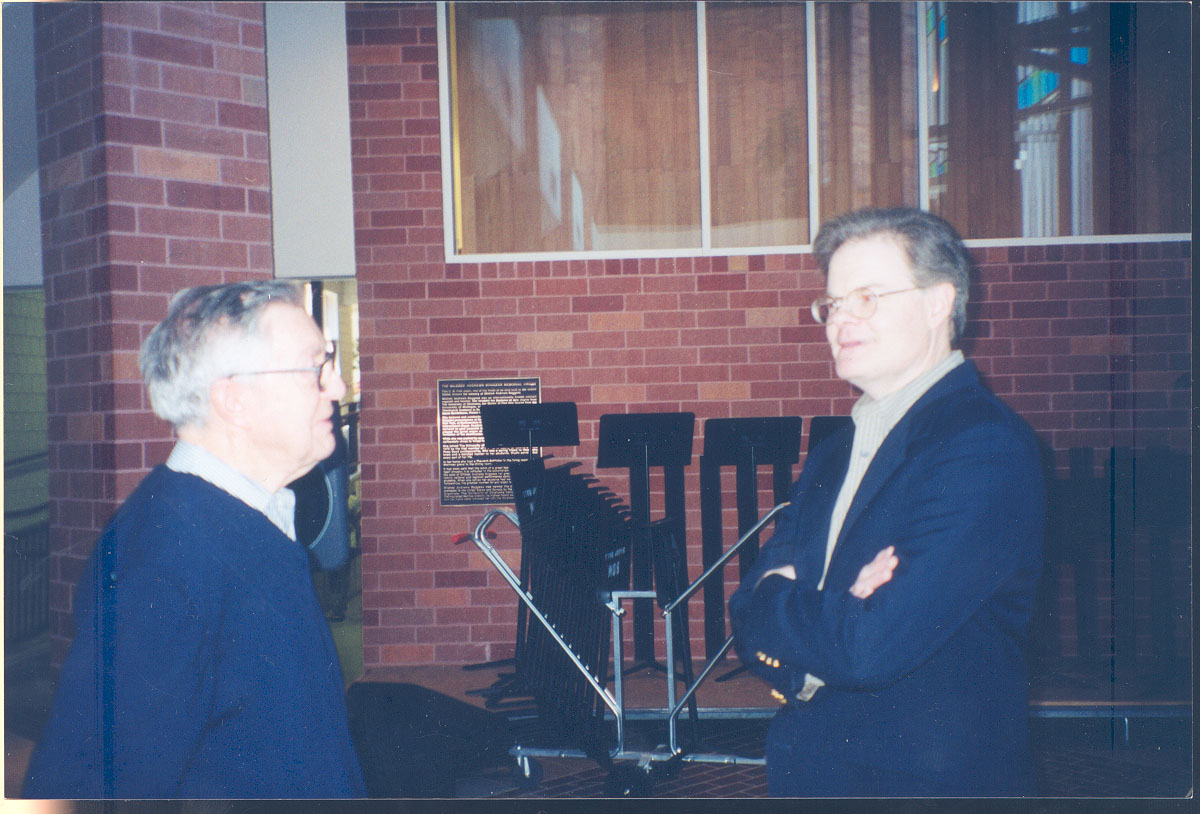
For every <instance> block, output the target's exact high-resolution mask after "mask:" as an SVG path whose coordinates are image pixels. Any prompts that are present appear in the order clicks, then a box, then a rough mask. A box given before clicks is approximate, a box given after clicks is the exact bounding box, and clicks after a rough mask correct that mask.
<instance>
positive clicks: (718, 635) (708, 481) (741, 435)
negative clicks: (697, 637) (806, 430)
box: [700, 416, 803, 657]
mask: <svg viewBox="0 0 1200 814" xmlns="http://www.w3.org/2000/svg"><path fill="white" fill-rule="evenodd" d="M802 425H803V419H801V418H799V417H798V416H782V417H776V416H766V417H754V418H710V419H708V420H707V421H705V422H704V454H703V455H701V456H700V523H701V555H702V557H703V561H704V568H705V570H707V569H708V568H709V566H711V565H712V564H713V563H715V562H716V561H717V560H718V559H720V557H721V554H722V553H723V551H724V545H723V541H722V530H723V529H722V525H723V520H722V516H721V511H722V509H721V498H722V495H721V467H723V466H734V467H736V471H735V478H736V481H735V482H736V484H737V521H738V538H739V539H740V538H741V537H742V536H743V535H744V534H746V533H747V531H749V530H750V529H751V528H753V526H754V525H755V524H756V523H757V522H758V518H759V510H758V467H759V466H771V467H772V485H773V490H774V498H775V502H774V503H773V504H772V505H778V504H780V503H783V502H785V501H786V500H787V499H788V494H789V492H790V491H791V486H792V466H793V465H794V464H796V463H799V461H800V429H801V427H802ZM768 508H769V507H768ZM757 556H758V536H757V535H754V536H753V537H751V538H750V539H748V540H747V542H746V544H745V545H743V546H742V549H741V551H739V552H738V569H739V574H738V575H739V577H740V576H744V575H745V574H746V572H747V571H748V570H749V569H750V566H751V565H753V564H754V560H755V558H756V557H757ZM725 638H726V633H725V586H724V584H723V583H722V581H721V580H719V579H710V580H708V582H707V583H705V585H704V649H705V655H706V656H710V657H711V654H714V653H716V652H718V651H719V650H720V649H721V647H722V646H723V645H724V644H725Z"/></svg>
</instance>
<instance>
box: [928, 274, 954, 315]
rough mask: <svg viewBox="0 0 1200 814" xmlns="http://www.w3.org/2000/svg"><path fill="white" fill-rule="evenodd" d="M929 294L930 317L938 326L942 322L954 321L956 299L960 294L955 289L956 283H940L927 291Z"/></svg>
mask: <svg viewBox="0 0 1200 814" xmlns="http://www.w3.org/2000/svg"><path fill="white" fill-rule="evenodd" d="M927 293H928V294H929V296H928V298H927V300H926V301H927V302H928V303H929V316H930V317H931V319H932V320H933V323H934V324H935V325H936V324H938V323H940V322H947V323H948V322H950V321H952V320H953V314H954V299H955V297H956V296H957V294H958V292H957V290H956V289H955V288H954V283H938V284H937V285H935V286H931V287H930V288H929V289H927Z"/></svg>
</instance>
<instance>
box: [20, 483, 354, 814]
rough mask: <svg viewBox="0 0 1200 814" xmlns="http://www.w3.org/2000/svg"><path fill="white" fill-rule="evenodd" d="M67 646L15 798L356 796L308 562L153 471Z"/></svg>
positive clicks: (270, 529)
mask: <svg viewBox="0 0 1200 814" xmlns="http://www.w3.org/2000/svg"><path fill="white" fill-rule="evenodd" d="M74 606H75V627H76V630H75V640H74V642H72V645H71V650H70V652H69V653H68V655H67V659H66V662H65V663H64V665H63V669H62V674H61V677H60V679H59V685H58V690H57V692H56V694H55V699H54V706H53V708H52V710H51V714H50V719H49V722H48V723H47V724H46V727H45V730H44V731H43V733H42V737H41V739H40V741H39V743H38V745H37V747H36V749H35V750H34V753H33V756H32V758H31V760H30V767H29V773H28V775H27V779H26V782H25V787H24V794H25V796H26V797H67V798H79V797H83V798H100V797H104V798H112V797H117V798H125V797H138V798H145V797H155V798H165V797H172V798H174V797H191V798H196V797H209V798H211V797H220V798H244V797H266V798H293V797H363V796H365V795H366V789H365V787H364V785H363V777H362V770H361V768H360V767H359V762H358V757H357V755H356V754H355V752H354V746H353V744H352V743H351V740H350V730H349V724H348V721H347V718H346V702H345V695H344V692H343V686H342V674H341V668H340V667H339V665H338V657H337V651H336V649H335V648H334V645H333V639H332V637H331V636H330V633H329V626H328V624H327V623H326V622H325V617H324V615H323V614H322V612H321V608H320V606H319V604H318V603H317V598H316V595H315V593H314V592H313V586H312V577H311V575H310V572H309V563H308V555H307V554H306V553H305V551H304V548H303V547H302V546H301V545H300V544H299V543H296V542H295V541H293V540H290V539H288V537H287V536H285V535H284V534H283V533H282V532H280V531H279V529H277V528H276V527H275V526H274V525H272V523H271V522H270V521H269V520H268V519H267V518H266V516H265V515H264V514H263V513H262V512H259V511H256V510H254V509H252V508H250V507H249V506H247V505H246V504H245V503H243V502H241V501H240V500H237V499H236V498H234V497H233V496H231V495H229V494H228V493H226V492H224V491H222V490H220V489H218V488H217V487H215V486H213V485H212V484H210V483H208V482H206V481H204V480H201V479H200V478H197V477H195V476H193V475H184V474H180V473H177V472H173V471H171V470H169V469H167V468H166V467H164V466H159V467H157V468H155V469H154V470H153V471H151V472H150V474H149V475H147V476H146V478H145V480H143V481H142V482H141V484H139V485H138V487H137V489H135V490H134V493H133V494H132V495H130V497H129V499H128V500H126V501H125V503H124V504H123V505H122V506H121V508H120V509H119V510H118V512H117V513H116V515H114V517H113V519H112V521H111V522H110V523H109V525H108V527H107V528H106V529H105V531H104V533H103V534H102V535H101V537H100V539H99V540H98V541H97V543H96V548H95V551H94V552H93V555H92V557H91V560H90V561H89V564H88V568H87V569H86V570H85V571H84V574H83V579H82V580H81V582H80V585H79V588H78V589H77V591H76V593H75V602H74Z"/></svg>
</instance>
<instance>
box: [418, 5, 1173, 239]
mask: <svg viewBox="0 0 1200 814" xmlns="http://www.w3.org/2000/svg"><path fill="white" fill-rule="evenodd" d="M441 9H442V12H443V13H442V16H440V18H439V23H440V25H439V30H440V32H441V36H442V40H441V44H442V53H443V55H444V62H443V65H444V67H445V69H446V70H445V72H444V75H445V76H446V77H447V79H448V81H447V82H444V83H443V93H444V99H443V106H444V110H445V112H446V115H445V116H444V117H443V122H444V128H445V131H444V134H443V139H444V143H445V144H446V146H447V149H446V151H445V152H446V156H447V159H446V160H447V166H446V169H447V176H446V177H447V179H448V180H449V182H450V183H449V184H448V185H447V193H446V194H447V212H448V221H447V233H448V239H447V243H448V246H447V248H448V250H449V254H450V255H452V256H488V255H500V254H503V255H525V254H547V253H550V254H553V255H555V256H559V255H573V254H575V253H581V252H582V253H587V254H592V253H601V254H611V253H618V254H622V255H626V256H630V255H639V254H640V255H646V254H686V253H694V254H699V253H731V252H736V251H740V252H747V251H749V252H758V251H772V250H776V251H777V250H782V249H786V248H789V247H791V248H795V247H799V246H804V245H806V244H808V243H809V242H810V241H811V239H812V237H813V234H814V233H815V229H816V226H817V225H818V224H819V223H820V221H821V220H824V219H826V218H828V217H830V216H832V215H835V214H837V213H840V212H844V211H847V210H850V209H854V208H857V207H862V206H871V205H877V206H878V205H912V206H922V207H925V208H928V209H930V210H931V211H934V212H938V213H939V214H942V215H943V216H945V217H946V218H947V219H949V220H950V221H951V222H953V223H954V224H955V225H956V226H957V227H958V228H959V230H960V231H961V232H962V233H963V235H964V236H965V237H967V238H975V239H985V240H986V239H996V238H1021V237H1027V238H1055V237H1062V236H1089V235H1136V234H1165V233H1184V232H1186V231H1187V230H1188V229H1189V228H1190V210H1189V200H1190V187H1189V184H1188V179H1189V178H1190V174H1189V161H1190V156H1189V153H1188V143H1189V130H1188V126H1189V116H1190V106H1189V98H1190V97H1189V95H1188V93H1189V85H1188V82H1189V74H1188V71H1189V64H1188V58H1189V57H1188V47H1189V41H1188V34H1187V32H1188V30H1189V22H1190V20H1189V13H1188V11H1187V6H1186V4H1182V3H1124V4H1120V3H1117V4H1110V3H1103V4H1101V3H1069V2H1068V3H1062V2H1020V3H973V2H963V3H911V2H827V3H826V2H822V3H802V2H782V3H778V2H769V3H745V2H736V3H724V2H710V3H694V2H661V3H606V2H597V3H579V2H573V3H540V2H539V3H512V2H508V3H449V4H445V5H443V6H442V7H441ZM701 77H703V79H701ZM814 212H815V213H817V214H816V216H812V215H811V213H814Z"/></svg>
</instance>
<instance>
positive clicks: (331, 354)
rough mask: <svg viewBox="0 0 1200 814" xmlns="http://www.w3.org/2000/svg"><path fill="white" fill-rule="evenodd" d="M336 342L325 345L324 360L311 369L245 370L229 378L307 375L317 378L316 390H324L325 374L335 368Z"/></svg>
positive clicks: (333, 340)
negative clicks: (272, 374) (284, 374)
mask: <svg viewBox="0 0 1200 814" xmlns="http://www.w3.org/2000/svg"><path fill="white" fill-rule="evenodd" d="M336 363H337V340H336V339H331V340H329V341H328V342H326V343H325V358H324V359H322V360H321V364H319V365H312V366H311V367H285V368H279V369H278V370H247V371H243V372H241V373H231V374H230V376H264V375H266V374H268V373H309V374H314V375H315V376H316V377H317V389H318V390H324V389H325V374H327V373H328V372H330V371H331V370H333V369H334V368H335V367H336Z"/></svg>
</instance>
